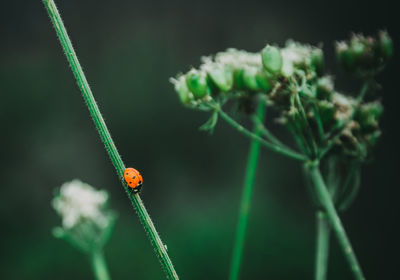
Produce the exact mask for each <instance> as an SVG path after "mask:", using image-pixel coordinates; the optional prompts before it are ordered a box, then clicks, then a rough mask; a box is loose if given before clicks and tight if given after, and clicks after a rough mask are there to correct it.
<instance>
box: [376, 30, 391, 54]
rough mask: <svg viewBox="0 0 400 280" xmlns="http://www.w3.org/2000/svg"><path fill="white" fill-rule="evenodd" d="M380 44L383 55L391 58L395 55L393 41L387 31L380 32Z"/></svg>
mask: <svg viewBox="0 0 400 280" xmlns="http://www.w3.org/2000/svg"><path fill="white" fill-rule="evenodd" d="M379 45H380V49H381V52H382V55H383V57H385V58H386V59H389V58H391V57H392V56H393V42H392V39H391V38H390V36H389V34H388V33H387V32H386V31H381V32H379Z"/></svg>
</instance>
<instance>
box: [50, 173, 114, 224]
mask: <svg viewBox="0 0 400 280" xmlns="http://www.w3.org/2000/svg"><path fill="white" fill-rule="evenodd" d="M107 200H108V194H107V192H106V191H104V190H101V191H97V190H95V189H94V188H93V187H92V186H90V185H88V184H85V183H83V182H81V181H80V180H77V179H75V180H73V181H71V182H66V183H64V184H63V185H62V186H61V188H60V194H59V195H58V196H56V197H55V198H54V199H53V201H52V205H53V207H54V209H55V210H56V211H57V212H58V214H59V215H60V216H61V217H62V224H63V227H64V228H66V229H69V228H72V227H74V226H75V225H77V224H78V223H80V222H81V221H83V220H89V221H91V222H94V223H95V224H97V225H98V226H100V227H102V228H104V227H106V226H107V224H108V217H107V215H106V213H105V212H104V210H103V208H104V206H105V204H106V203H107Z"/></svg>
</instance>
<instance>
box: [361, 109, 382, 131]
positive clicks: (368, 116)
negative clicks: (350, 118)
mask: <svg viewBox="0 0 400 280" xmlns="http://www.w3.org/2000/svg"><path fill="white" fill-rule="evenodd" d="M382 113H383V106H382V104H381V103H380V102H370V103H366V104H363V105H362V106H361V107H360V109H359V110H358V112H357V115H356V120H357V122H358V123H359V125H360V128H361V130H362V131H364V132H371V131H373V130H376V129H377V128H378V124H379V123H378V122H379V119H380V117H381V116H382Z"/></svg>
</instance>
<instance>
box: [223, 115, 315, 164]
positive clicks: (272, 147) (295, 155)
mask: <svg viewBox="0 0 400 280" xmlns="http://www.w3.org/2000/svg"><path fill="white" fill-rule="evenodd" d="M218 113H219V115H220V116H221V118H223V119H224V120H225V121H226V122H227V123H228V124H230V125H231V126H232V127H233V128H235V129H236V130H237V131H239V132H240V133H242V134H243V135H245V136H247V137H249V138H251V139H253V140H256V141H258V142H260V144H262V145H263V146H265V147H267V148H268V149H270V150H272V151H274V152H277V153H279V154H282V155H285V156H288V157H290V158H293V159H297V160H300V161H305V160H306V159H307V158H306V157H305V156H304V155H302V154H299V153H297V152H294V151H291V150H287V149H284V148H282V147H279V146H277V145H275V144H272V143H270V142H267V141H265V140H264V139H263V138H261V137H260V136H258V135H255V134H254V133H252V132H250V131H249V130H247V129H246V128H244V127H243V126H242V125H240V124H238V123H237V122H236V121H235V120H234V119H232V118H231V117H230V116H228V115H227V114H226V113H225V112H224V111H222V110H221V109H218Z"/></svg>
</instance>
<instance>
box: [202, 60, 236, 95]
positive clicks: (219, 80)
mask: <svg viewBox="0 0 400 280" xmlns="http://www.w3.org/2000/svg"><path fill="white" fill-rule="evenodd" d="M207 73H208V75H209V77H210V78H211V80H212V81H213V82H214V83H215V85H216V86H217V87H218V88H219V89H220V90H221V91H223V92H227V91H229V90H231V89H232V86H233V73H232V71H231V70H229V69H226V68H224V67H222V66H217V65H213V66H210V67H209V69H207Z"/></svg>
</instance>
